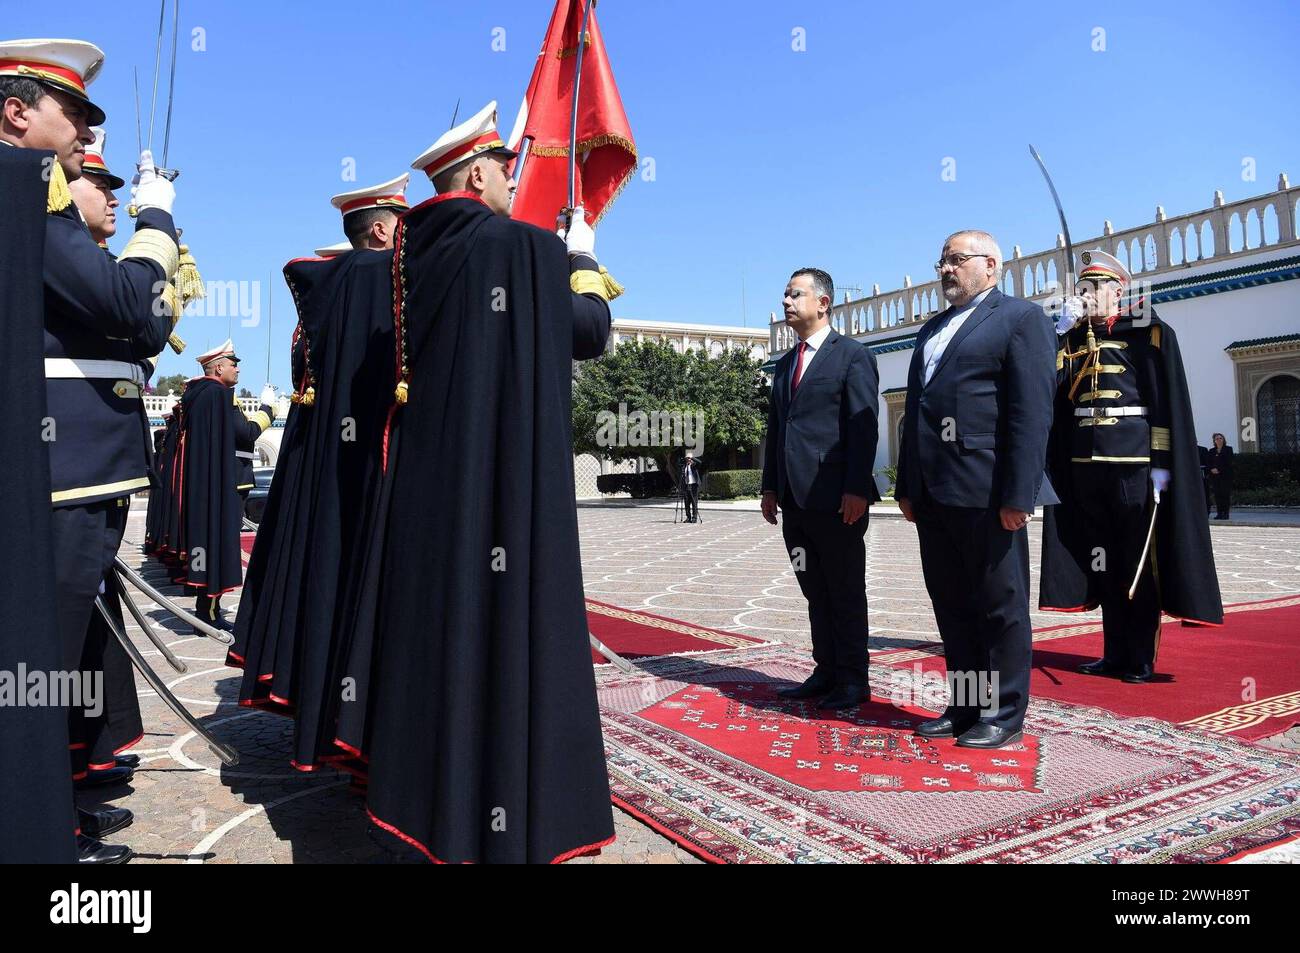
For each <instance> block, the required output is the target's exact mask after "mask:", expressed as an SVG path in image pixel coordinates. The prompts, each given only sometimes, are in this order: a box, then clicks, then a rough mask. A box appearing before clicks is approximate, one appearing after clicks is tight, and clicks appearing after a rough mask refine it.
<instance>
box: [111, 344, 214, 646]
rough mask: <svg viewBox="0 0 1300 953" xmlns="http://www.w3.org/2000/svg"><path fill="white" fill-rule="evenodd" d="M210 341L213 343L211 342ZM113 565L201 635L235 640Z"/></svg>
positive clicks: (121, 564) (132, 573)
mask: <svg viewBox="0 0 1300 953" xmlns="http://www.w3.org/2000/svg"><path fill="white" fill-rule="evenodd" d="M208 343H209V344H211V342H208ZM113 565H114V566H116V567H117V570H118V572H120V573H121V574H122V578H123V579H125V580H126V581H127V582H129V583H130V584H131V585H133V586H135V587H136V588H137V589H139V590H140V591H141V592H143V593H144V594H145V595H146V596H148V597H149V598H150V599H152V600H153V601H154V602H156V603H158V605H160V606H162V607H163V608H164V609H166V610H167V611H168V612H170V613H171V614H172V615H174V616H176V618H178V619H180V620H182V621H183V622H188V623H189V624H190V625H192V626H193V627H194V630H195V631H196V632H198V633H199V635H203V636H207V637H208V638H209V639H212V640H213V641H214V642H220V643H221V644H222V645H230V644H232V643H233V642H234V641H235V637H234V636H233V635H231V634H230V633H229V632H223V631H222V630H221V629H216V628H213V627H212V626H210V625H208V624H207V623H206V622H204V621H203V620H202V619H200V618H199V617H198V616H196V615H195V614H194V613H192V612H187V611H186V610H184V609H182V608H181V607H180V606H178V605H177V604H176V603H174V602H172V601H171V600H170V599H168V598H167V597H166V596H164V595H163V594H162V593H161V592H159V591H158V590H157V589H155V588H154V587H153V586H151V585H149V583H148V582H146V581H145V579H144V577H143V576H141V575H140V574H139V573H138V572H136V571H135V570H134V569H132V568H131V567H130V566H128V565H127V564H126V563H125V562H123V561H122V557H121V556H117V557H115V558H114V560H113Z"/></svg>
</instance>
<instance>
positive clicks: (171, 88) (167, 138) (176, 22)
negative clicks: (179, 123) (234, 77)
mask: <svg viewBox="0 0 1300 953" xmlns="http://www.w3.org/2000/svg"><path fill="white" fill-rule="evenodd" d="M180 25H181V0H174V6H173V7H172V69H171V76H170V77H169V78H168V80H167V121H166V122H165V123H164V124H163V156H162V158H163V160H162V164H163V165H164V166H165V165H167V149H168V147H169V146H170V145H171V141H172V100H173V99H175V98H176V34H177V32H178V31H179V30H180Z"/></svg>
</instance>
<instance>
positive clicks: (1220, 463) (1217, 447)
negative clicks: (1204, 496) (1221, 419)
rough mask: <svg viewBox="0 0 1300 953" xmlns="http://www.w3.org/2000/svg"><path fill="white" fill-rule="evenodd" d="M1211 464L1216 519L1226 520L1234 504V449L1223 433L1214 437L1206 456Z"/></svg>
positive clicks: (1210, 473)
mask: <svg viewBox="0 0 1300 953" xmlns="http://www.w3.org/2000/svg"><path fill="white" fill-rule="evenodd" d="M1206 462H1207V463H1208V464H1209V475H1210V491H1211V492H1212V493H1213V494H1214V518H1215V519H1216V520H1226V519H1227V518H1228V510H1229V508H1230V507H1231V504H1232V499H1231V498H1232V448H1231V447H1230V446H1228V440H1227V438H1226V437H1224V436H1223V434H1221V433H1216V434H1215V435H1214V446H1213V447H1211V448H1210V452H1209V453H1208V454H1207V455H1206Z"/></svg>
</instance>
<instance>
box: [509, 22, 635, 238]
mask: <svg viewBox="0 0 1300 953" xmlns="http://www.w3.org/2000/svg"><path fill="white" fill-rule="evenodd" d="M590 2H593V3H594V2H595V0H590ZM585 9H586V2H584V0H557V2H556V4H555V12H554V13H552V14H551V23H550V26H548V27H547V28H546V39H545V41H543V43H542V51H541V53H539V54H538V56H537V66H536V67H534V68H533V78H532V79H531V80H529V82H528V92H527V94H526V95H525V96H524V104H523V107H522V109H521V111H520V115H519V119H518V120H517V121H516V123H515V128H514V131H513V132H512V133H511V142H510V146H511V148H514V149H519V148H521V142H522V141H523V140H524V139H526V138H528V137H531V138H532V145H531V148H530V149H529V152H528V157H527V159H526V161H525V163H524V171H523V178H522V180H521V181H520V182H519V184H518V189H517V191H516V193H515V201H514V206H513V207H512V209H511V212H510V216H511V218H514V219H519V220H522V221H525V222H531V223H532V224H534V225H539V226H541V227H542V228H546V229H554V228H555V219H556V216H557V215H559V213H560V210H561V209H563V208H564V207H565V206H566V205H568V203H569V125H570V122H571V121H572V111H573V77H574V71H575V67H576V64H577V62H578V57H577V52H578V31H579V30H580V29H582V16H583V12H584V11H585ZM578 99H579V102H578V137H577V142H578V163H577V169H576V172H575V175H574V198H575V201H576V202H577V203H578V204H580V205H584V206H585V207H586V209H587V221H588V222H590V223H591V224H593V225H594V224H595V223H596V222H597V221H599V220H600V217H601V216H602V215H604V214H605V210H606V209H607V208H609V206H610V204H611V203H612V202H613V201H614V199H615V197H617V195H618V193H619V192H621V191H622V190H623V186H625V185H627V183H628V180H629V179H631V178H632V173H633V172H634V171H635V170H636V143H635V142H633V141H632V129H631V127H630V126H629V125H628V122H627V115H626V114H625V113H624V112H623V101H622V99H620V98H619V95H618V84H616V83H615V82H614V72H613V70H612V69H611V68H610V65H609V57H608V56H606V55H605V43H604V40H602V39H601V36H600V27H599V25H597V23H596V11H595V9H594V8H593V9H592V11H591V16H590V17H589V18H588V20H587V47H586V51H585V52H584V53H583V58H582V77H581V79H580V81H579V92H578ZM516 161H518V160H516Z"/></svg>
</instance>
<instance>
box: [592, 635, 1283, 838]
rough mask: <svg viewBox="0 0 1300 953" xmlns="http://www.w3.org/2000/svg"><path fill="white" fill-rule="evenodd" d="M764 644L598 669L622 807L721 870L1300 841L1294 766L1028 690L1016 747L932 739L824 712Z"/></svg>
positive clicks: (915, 714)
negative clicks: (802, 695)
mask: <svg viewBox="0 0 1300 953" xmlns="http://www.w3.org/2000/svg"><path fill="white" fill-rule="evenodd" d="M812 668H813V662H812V659H811V658H810V657H809V656H808V653H807V652H806V651H804V650H802V649H798V648H795V647H792V646H786V645H780V644H772V645H763V646H756V647H751V648H747V649H730V650H728V649H722V650H719V651H715V652H711V653H708V654H702V655H686V656H666V657H661V658H652V659H645V660H642V661H640V662H638V663H637V669H638V671H637V672H636V673H635V674H631V675H628V674H625V673H623V672H621V671H619V670H618V669H616V668H614V667H613V666H609V665H605V666H600V667H598V668H597V669H596V686H597V696H598V698H599V703H600V709H601V720H602V726H603V729H604V735H605V753H606V759H607V763H608V765H609V773H610V787H611V792H612V794H613V796H614V801H615V803H616V804H617V805H618V806H619V807H621V808H622V809H623V810H625V811H627V812H628V813H630V814H632V815H634V816H635V817H637V818H639V819H641V820H642V821H644V822H645V823H647V824H649V825H650V826H652V827H654V828H655V829H656V830H658V831H660V832H661V833H663V834H664V835H665V836H667V837H669V838H671V839H672V840H673V841H675V842H676V843H678V844H680V845H681V846H683V847H685V848H686V849H688V850H690V851H692V852H694V853H696V854H698V855H700V856H701V857H704V858H705V859H707V860H711V861H714V862H718V863H917V864H923V863H1215V862H1221V861H1226V860H1232V859H1235V858H1237V857H1240V856H1243V855H1245V854H1247V853H1251V852H1254V851H1257V850H1260V849H1263V848H1266V847H1269V846H1273V845H1276V844H1280V843H1283V842H1286V841H1288V840H1291V839H1293V838H1295V837H1297V836H1300V757H1297V756H1296V755H1292V754H1286V753H1282V752H1276V751H1272V750H1269V749H1265V748H1261V747H1259V746H1257V745H1251V744H1245V743H1243V742H1240V741H1237V740H1235V739H1233V738H1230V737H1225V736H1222V735H1220V736H1213V735H1207V734H1205V733H1203V732H1200V731H1193V730H1190V729H1187V728H1182V727H1179V726H1176V725H1171V724H1168V723H1166V722H1163V721H1159V720H1157V719H1154V718H1115V717H1114V716H1113V715H1110V714H1109V713H1107V712H1105V711H1101V710H1099V709H1097V708H1093V707H1084V706H1079V705H1071V704H1067V703H1063V702H1058V701H1053V700H1050V699H1045V698H1039V699H1036V700H1035V702H1034V704H1033V705H1032V706H1031V708H1030V711H1029V716H1028V718H1027V719H1026V722H1025V741H1024V743H1023V744H1021V745H1018V746H1013V747H1011V748H1006V749H1002V750H999V751H988V752H982V751H973V750H969V749H963V748H957V747H955V745H954V744H953V742H952V741H951V740H944V741H940V742H937V743H935V744H934V745H933V746H932V750H931V746H930V745H927V744H925V743H919V742H918V741H917V740H916V739H913V738H912V736H911V733H910V728H911V726H912V724H914V723H915V721H916V720H918V719H919V718H921V717H924V715H925V713H923V712H921V711H920V710H919V709H915V708H911V707H903V706H894V705H891V704H890V703H889V702H887V701H885V700H884V698H885V697H887V696H889V695H890V694H891V693H893V692H894V690H895V689H896V686H897V681H898V679H899V678H900V677H910V676H908V675H907V673H906V672H905V671H900V670H897V669H895V670H892V671H891V670H890V669H888V668H886V667H885V666H878V667H874V668H873V670H872V690H873V698H872V701H871V702H869V703H868V704H865V705H862V706H859V707H858V708H856V709H846V710H844V711H840V712H833V713H826V712H820V713H819V712H815V711H812V710H810V709H808V708H807V707H806V706H805V705H803V704H802V703H798V702H788V701H785V700H782V699H779V698H778V697H777V696H776V695H775V694H774V689H775V688H776V687H778V686H780V685H782V684H789V683H791V682H796V681H801V680H802V679H804V678H806V677H807V676H808V675H809V674H810V673H811V671H812Z"/></svg>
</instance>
